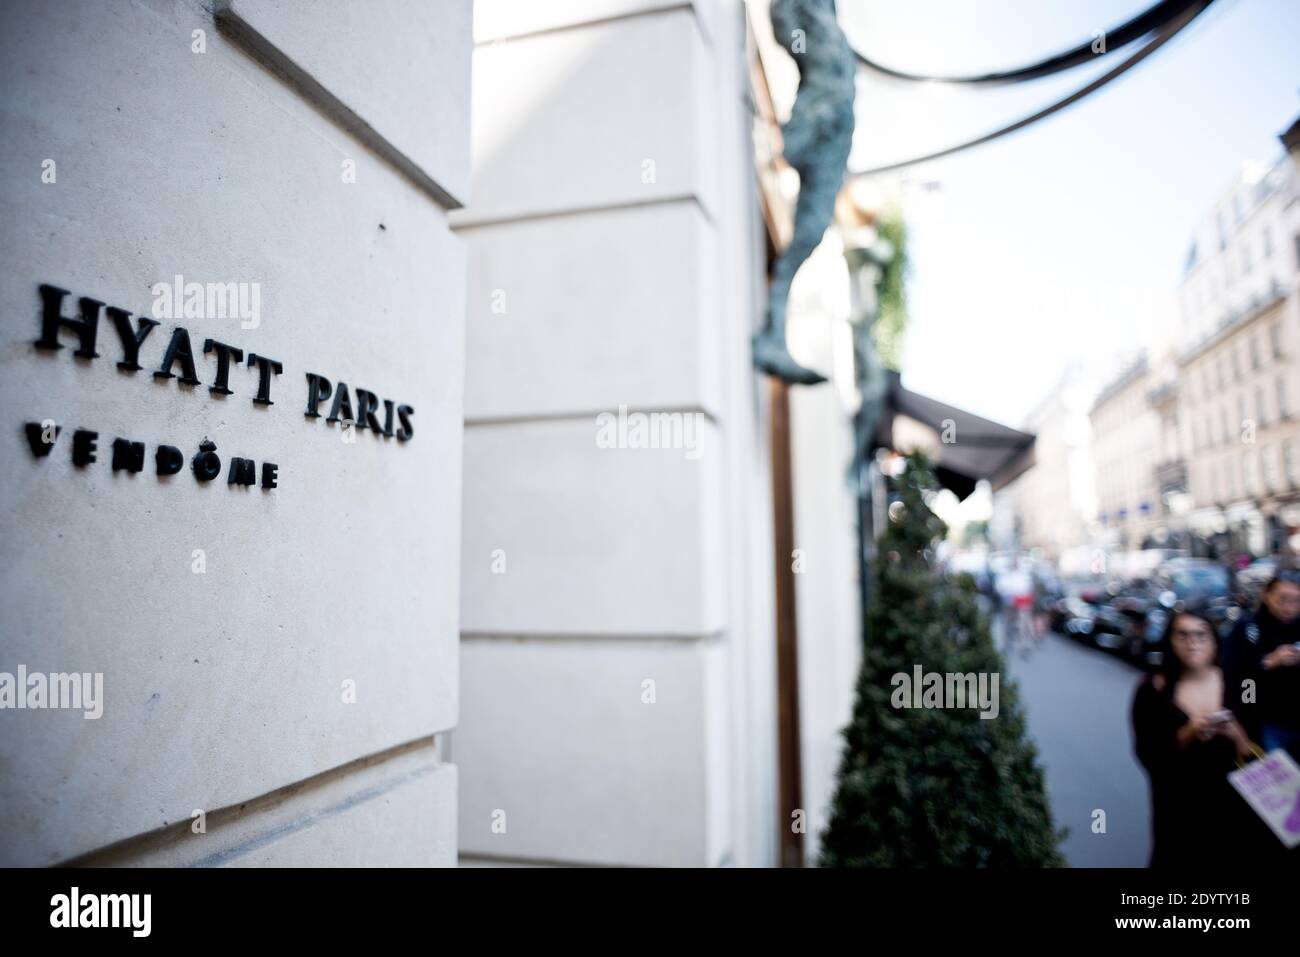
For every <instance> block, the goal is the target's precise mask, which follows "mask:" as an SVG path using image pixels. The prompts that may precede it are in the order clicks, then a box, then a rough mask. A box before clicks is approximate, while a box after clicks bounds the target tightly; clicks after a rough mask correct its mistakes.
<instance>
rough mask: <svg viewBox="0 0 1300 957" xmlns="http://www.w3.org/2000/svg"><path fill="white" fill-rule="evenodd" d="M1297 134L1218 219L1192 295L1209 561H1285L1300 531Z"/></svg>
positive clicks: (1194, 484)
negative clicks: (1280, 554) (1275, 556)
mask: <svg viewBox="0 0 1300 957" xmlns="http://www.w3.org/2000/svg"><path fill="white" fill-rule="evenodd" d="M1294 130H1295V127H1292V131H1291V134H1290V136H1291V141H1290V142H1289V143H1288V144H1287V145H1288V148H1289V152H1288V154H1287V155H1286V156H1284V157H1283V158H1282V159H1281V160H1279V161H1278V162H1277V163H1275V164H1274V165H1273V166H1271V167H1269V168H1267V169H1266V170H1264V171H1259V170H1251V169H1249V168H1248V169H1247V170H1246V172H1244V173H1243V175H1242V176H1241V177H1240V178H1239V179H1238V181H1237V182H1236V183H1234V185H1233V186H1232V188H1231V189H1229V190H1228V191H1226V192H1225V193H1224V195H1223V197H1222V198H1221V199H1220V200H1219V201H1218V202H1217V203H1216V204H1215V206H1214V207H1213V208H1212V209H1211V210H1210V211H1209V212H1208V213H1207V214H1206V216H1205V218H1204V220H1203V222H1202V225H1201V227H1200V229H1199V230H1198V232H1197V234H1196V236H1195V238H1194V241H1193V245H1192V249H1191V252H1190V253H1189V269H1188V273H1187V275H1186V277H1185V278H1184V280H1183V283H1182V287H1181V289H1180V297H1181V300H1182V306H1183V329H1184V331H1185V332H1186V333H1187V343H1186V345H1185V347H1184V349H1183V350H1182V352H1181V355H1180V357H1179V380H1180V387H1179V393H1178V399H1179V408H1180V420H1181V423H1182V440H1183V443H1184V446H1185V448H1186V449H1187V478H1188V491H1189V493H1190V495H1191V499H1192V511H1191V513H1190V515H1189V516H1188V522H1189V527H1190V530H1191V532H1192V534H1193V536H1194V539H1195V541H1196V543H1197V546H1198V547H1197V550H1198V551H1202V552H1204V551H1213V552H1216V553H1220V552H1229V551H1232V552H1240V551H1249V552H1251V553H1254V554H1257V555H1259V554H1269V553H1274V552H1277V551H1278V550H1280V549H1282V548H1284V547H1286V544H1287V542H1288V540H1289V539H1290V537H1291V535H1293V534H1294V533H1295V532H1296V531H1297V530H1300V507H1297V502H1298V501H1300V459H1298V458H1297V457H1298V456H1300V296H1298V295H1297V289H1298V288H1300V286H1298V282H1300V191H1298V188H1297V183H1298V182H1300V177H1297V171H1296V164H1295V152H1294V149H1295V141H1294ZM1284 142H1285V137H1284Z"/></svg>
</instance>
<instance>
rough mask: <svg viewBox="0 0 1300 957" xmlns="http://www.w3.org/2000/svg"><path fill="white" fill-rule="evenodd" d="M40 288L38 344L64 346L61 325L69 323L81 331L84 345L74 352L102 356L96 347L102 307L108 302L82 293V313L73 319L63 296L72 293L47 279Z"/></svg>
mask: <svg viewBox="0 0 1300 957" xmlns="http://www.w3.org/2000/svg"><path fill="white" fill-rule="evenodd" d="M40 288H41V303H42V308H41V337H40V338H39V339H37V340H36V347H37V348H38V349H62V348H63V346H62V345H60V344H59V327H60V326H66V327H67V328H68V329H71V330H72V331H73V332H75V333H76V334H77V338H78V340H79V341H80V343H81V348H79V349H78V350H77V351H76V352H75V353H73V355H77V356H81V358H83V359H95V358H98V357H99V353H98V352H96V351H95V337H96V336H97V335H98V334H99V310H100V308H101V307H102V306H103V305H104V304H103V303H102V302H100V301H99V300H98V299H91V298H90V297H89V296H82V297H81V300H80V301H81V315H80V317H79V318H76V319H69V318H68V317H67V316H65V315H63V297H64V296H66V295H67V294H68V290H66V289H60V288H59V287H58V286H48V285H45V284H44V283H42V284H41V287H40Z"/></svg>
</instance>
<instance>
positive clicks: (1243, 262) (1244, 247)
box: [1241, 239, 1250, 276]
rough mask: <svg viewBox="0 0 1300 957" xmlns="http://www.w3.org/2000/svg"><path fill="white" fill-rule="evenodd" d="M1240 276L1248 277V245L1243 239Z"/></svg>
mask: <svg viewBox="0 0 1300 957" xmlns="http://www.w3.org/2000/svg"><path fill="white" fill-rule="evenodd" d="M1241 274H1242V275H1243V276H1249V275H1250V244H1249V243H1247V242H1246V241H1245V240H1244V239H1243V240H1242V241H1241Z"/></svg>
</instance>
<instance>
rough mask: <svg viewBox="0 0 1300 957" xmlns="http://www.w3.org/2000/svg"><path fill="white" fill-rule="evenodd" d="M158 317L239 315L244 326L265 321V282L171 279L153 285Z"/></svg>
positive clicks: (154, 313)
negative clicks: (263, 304)
mask: <svg viewBox="0 0 1300 957" xmlns="http://www.w3.org/2000/svg"><path fill="white" fill-rule="evenodd" d="M149 292H150V294H152V295H153V317H154V318H155V319H238V320H239V327H240V328H241V329H256V328H257V327H258V326H260V325H261V324H262V284H261V283H256V282H186V281H185V277H184V276H181V275H177V276H176V277H175V278H174V279H173V280H172V281H171V282H156V283H154V284H153V285H152V286H150V287H149Z"/></svg>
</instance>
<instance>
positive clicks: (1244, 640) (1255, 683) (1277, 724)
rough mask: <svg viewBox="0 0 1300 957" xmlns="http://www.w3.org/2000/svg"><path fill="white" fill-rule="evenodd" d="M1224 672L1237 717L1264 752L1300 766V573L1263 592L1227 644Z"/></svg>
mask: <svg viewBox="0 0 1300 957" xmlns="http://www.w3.org/2000/svg"><path fill="white" fill-rule="evenodd" d="M1224 670H1225V672H1226V673H1227V676H1228V681H1229V683H1230V685H1231V689H1230V697H1231V698H1233V699H1234V701H1233V704H1232V708H1233V711H1235V712H1236V713H1237V714H1238V716H1239V717H1241V718H1242V720H1243V722H1244V723H1245V725H1246V727H1247V728H1248V729H1249V730H1250V732H1251V733H1252V734H1253V735H1255V736H1256V737H1257V739H1258V741H1259V743H1260V745H1261V746H1262V747H1263V749H1264V750H1265V751H1272V750H1274V749H1275V748H1285V749H1286V750H1287V751H1288V752H1289V753H1290V754H1291V757H1293V758H1295V759H1296V760H1297V761H1300V571H1296V570H1294V569H1283V570H1282V571H1279V572H1278V573H1277V574H1276V575H1274V576H1273V578H1272V579H1270V581H1269V583H1268V584H1267V585H1265V586H1264V591H1263V592H1262V594H1261V595H1260V600H1259V607H1258V608H1257V609H1256V611H1255V613H1254V614H1253V615H1250V616H1248V617H1243V618H1242V619H1241V620H1240V621H1238V622H1237V625H1236V627H1234V628H1233V630H1232V633H1231V634H1230V635H1229V636H1228V639H1227V641H1226V642H1225V648H1224Z"/></svg>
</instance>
